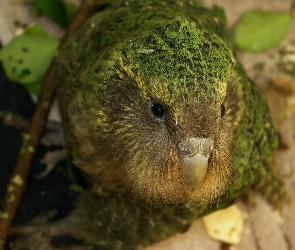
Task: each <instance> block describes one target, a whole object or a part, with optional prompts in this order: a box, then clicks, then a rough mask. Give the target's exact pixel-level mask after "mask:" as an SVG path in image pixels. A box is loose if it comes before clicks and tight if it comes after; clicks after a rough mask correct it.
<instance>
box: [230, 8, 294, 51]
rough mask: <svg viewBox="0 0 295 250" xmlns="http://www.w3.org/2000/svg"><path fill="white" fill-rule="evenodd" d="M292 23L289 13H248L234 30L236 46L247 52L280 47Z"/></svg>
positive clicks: (256, 11) (255, 11)
mask: <svg viewBox="0 0 295 250" xmlns="http://www.w3.org/2000/svg"><path fill="white" fill-rule="evenodd" d="M291 23H292V16H291V14H290V13H289V12H264V11H258V10H254V11H249V12H246V13H245V14H244V15H243V16H242V17H241V19H240V20H239V21H238V23H237V25H236V27H235V30H234V41H235V43H236V45H237V46H238V47H239V48H240V49H242V50H245V51H250V52H260V51H263V50H266V49H269V48H272V47H274V46H276V45H278V44H279V43H280V42H281V41H282V40H283V39H284V38H285V37H286V35H287V33H288V31H289V29H290V26H291Z"/></svg>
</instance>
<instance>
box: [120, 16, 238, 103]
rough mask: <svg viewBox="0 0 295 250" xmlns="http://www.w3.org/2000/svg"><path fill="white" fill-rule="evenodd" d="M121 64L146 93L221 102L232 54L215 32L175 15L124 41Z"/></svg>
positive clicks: (231, 64)
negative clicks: (165, 21) (155, 26)
mask: <svg viewBox="0 0 295 250" xmlns="http://www.w3.org/2000/svg"><path fill="white" fill-rule="evenodd" d="M122 52H123V53H122V54H123V59H124V60H122V62H123V64H124V65H123V67H125V69H127V71H129V72H130V73H131V74H132V75H133V77H134V78H136V79H137V81H136V82H137V83H138V87H139V88H140V89H141V90H142V92H143V93H144V94H145V95H147V96H148V95H149V93H153V94H157V95H159V96H161V97H162V98H163V95H164V96H170V97H171V96H173V97H174V98H175V97H176V98H183V97H185V98H186V99H187V100H192V99H193V100H194V101H195V102H197V103H198V102H200V101H201V100H203V99H204V98H206V99H207V100H208V99H212V101H215V102H221V101H222V100H223V98H224V96H225V93H226V87H227V82H228V80H229V77H230V74H231V69H232V67H233V65H234V58H233V55H232V52H231V49H230V48H229V47H228V46H227V44H226V43H225V42H224V41H223V40H222V39H221V38H220V37H219V36H217V35H215V34H211V33H209V32H208V31H206V30H205V29H203V28H202V29H201V28H198V27H197V26H196V24H195V23H194V22H189V21H187V20H186V19H181V18H177V19H175V20H174V21H170V22H168V23H166V24H165V25H163V26H161V27H158V28H157V29H153V30H150V31H148V32H145V33H144V34H142V35H140V36H138V37H136V38H134V39H131V40H128V41H126V43H125V45H124V48H123V50H122Z"/></svg>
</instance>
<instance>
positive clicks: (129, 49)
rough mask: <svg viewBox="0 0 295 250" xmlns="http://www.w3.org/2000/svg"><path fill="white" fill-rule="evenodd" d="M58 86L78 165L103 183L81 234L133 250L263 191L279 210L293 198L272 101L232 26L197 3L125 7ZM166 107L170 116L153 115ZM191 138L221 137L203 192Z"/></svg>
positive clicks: (73, 51) (64, 57) (92, 37)
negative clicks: (245, 62) (191, 182)
mask: <svg viewBox="0 0 295 250" xmlns="http://www.w3.org/2000/svg"><path fill="white" fill-rule="evenodd" d="M56 82H57V89H58V97H59V102H60V107H61V112H62V115H63V120H64V125H65V130H66V133H67V138H68V142H69V147H70V149H71V152H72V157H73V161H74V163H75V164H76V165H77V166H78V167H79V168H81V169H82V170H83V171H84V173H85V174H86V176H88V179H89V180H90V182H91V185H92V193H87V194H85V195H82V196H81V198H80V200H79V201H78V205H77V210H76V212H75V213H77V214H79V216H80V217H81V221H80V223H81V225H80V226H79V227H78V228H80V229H81V230H76V231H75V230H74V231H75V232H73V234H75V236H76V237H77V238H81V239H83V240H85V241H86V242H89V243H91V244H94V245H98V246H100V248H102V249H133V248H137V247H138V246H144V245H148V244H151V243H153V242H157V241H160V240H162V239H164V238H166V237H169V236H171V235H173V234H175V233H176V232H182V231H184V230H185V229H186V228H187V227H188V226H189V225H190V223H191V221H192V220H193V219H196V218H198V217H200V216H202V215H204V214H207V213H209V212H211V211H214V210H216V209H219V208H222V207H226V206H228V205H230V204H232V203H233V202H234V201H235V200H236V199H237V198H238V197H239V196H241V194H242V193H243V192H245V191H246V190H248V189H249V188H251V187H254V188H255V187H256V188H257V189H258V190H259V191H261V192H262V193H263V194H265V195H266V198H268V199H269V200H270V201H271V202H273V204H274V205H278V200H277V199H272V197H273V196H280V195H282V194H284V188H283V186H282V179H281V177H280V176H279V175H278V173H277V170H275V167H274V166H273V165H272V162H271V155H272V152H273V150H274V149H275V147H276V144H277V139H276V132H275V129H274V127H273V124H272V121H271V118H270V116H269V112H268V108H267V105H266V103H265V100H264V98H263V95H262V93H261V91H260V90H259V88H258V87H257V86H256V85H255V84H254V83H253V82H252V81H251V80H249V79H248V78H247V75H246V74H245V72H244V70H243V68H242V66H241V65H240V64H239V63H238V62H237V61H236V59H235V57H234V55H233V53H232V48H231V44H230V41H229V39H228V37H227V34H226V32H225V31H224V28H223V25H222V23H221V22H220V21H219V20H218V18H217V17H215V16H214V15H213V13H212V12H210V11H209V10H206V9H204V8H202V7H201V6H200V4H199V3H197V2H194V1H173V0H167V1H161V0H149V1H141V0H137V1H136V0H130V1H122V0H115V1H113V2H112V3H111V4H110V5H109V6H107V7H106V8H105V9H104V10H103V11H101V12H99V13H97V14H96V15H94V16H93V17H92V18H90V19H89V21H88V22H87V23H85V25H84V26H83V27H82V28H80V29H79V30H77V31H76V32H75V34H74V35H73V36H72V37H71V38H70V39H69V40H68V41H67V43H66V44H65V46H64V47H63V48H62V50H61V51H60V52H59V54H58V56H57V64H56ZM154 103H160V104H161V105H162V106H163V107H164V111H165V116H164V117H161V118H159V117H155V116H154V115H153V114H152V112H151V106H152V105H153V104H154ZM188 138H211V139H212V140H213V141H214V149H213V151H212V154H211V156H210V158H209V167H208V170H207V172H206V176H205V179H204V181H203V182H202V183H201V184H200V185H199V186H198V188H197V189H196V190H195V191H194V192H193V193H188V192H187V190H186V180H185V178H184V174H183V170H182V165H181V159H180V158H181V157H180V155H179V147H178V145H179V143H180V142H181V141H183V140H187V139H188ZM264 180H270V181H264ZM272 181H273V183H272ZM274 183H275V184H274ZM266 190H267V191H266ZM270 190H271V192H270ZM145 223H146V224H145ZM100 248H99V249H100Z"/></svg>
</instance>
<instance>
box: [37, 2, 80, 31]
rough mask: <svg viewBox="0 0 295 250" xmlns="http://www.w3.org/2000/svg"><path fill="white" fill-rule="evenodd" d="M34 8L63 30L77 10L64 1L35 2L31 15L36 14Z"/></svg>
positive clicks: (71, 4)
mask: <svg viewBox="0 0 295 250" xmlns="http://www.w3.org/2000/svg"><path fill="white" fill-rule="evenodd" d="M36 8H37V9H38V10H39V11H41V12H42V13H44V14H45V15H46V16H48V17H49V18H50V19H52V20H53V21H55V22H57V23H58V24H59V26H61V27H62V28H64V29H65V28H66V27H67V26H68V24H69V22H70V21H71V19H72V17H73V15H74V13H75V11H76V9H77V7H76V6H75V5H74V4H73V3H70V2H68V1H66V0H36V2H35V10H34V12H33V13H35V12H37V11H36Z"/></svg>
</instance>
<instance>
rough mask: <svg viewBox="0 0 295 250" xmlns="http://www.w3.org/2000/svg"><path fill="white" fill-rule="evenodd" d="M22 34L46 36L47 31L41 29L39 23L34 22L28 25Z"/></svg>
mask: <svg viewBox="0 0 295 250" xmlns="http://www.w3.org/2000/svg"><path fill="white" fill-rule="evenodd" d="M23 35H29V36H46V37H48V35H47V33H46V32H45V31H44V30H42V28H41V26H40V24H35V25H32V26H28V27H27V28H26V29H25V30H24V33H23Z"/></svg>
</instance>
